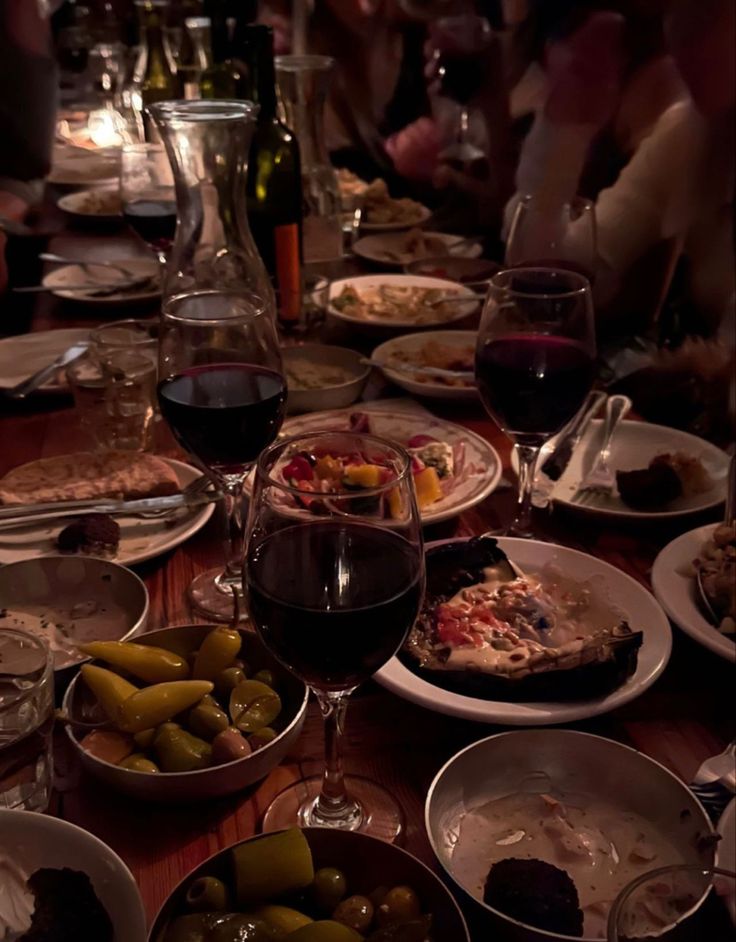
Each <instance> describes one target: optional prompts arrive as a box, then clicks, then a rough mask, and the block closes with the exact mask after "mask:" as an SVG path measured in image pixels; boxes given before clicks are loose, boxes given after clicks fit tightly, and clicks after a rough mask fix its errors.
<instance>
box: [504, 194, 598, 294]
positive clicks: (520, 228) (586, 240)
mask: <svg viewBox="0 0 736 942" xmlns="http://www.w3.org/2000/svg"><path fill="white" fill-rule="evenodd" d="M595 257H596V225H595V207H594V205H593V204H592V203H591V202H590V200H586V199H583V198H582V197H576V198H575V199H574V200H571V201H570V202H569V203H563V204H562V205H561V206H560V205H552V206H550V205H547V204H546V203H545V202H544V200H542V199H540V198H538V197H535V196H523V197H522V198H521V199H520V200H519V203H518V205H517V207H516V210H515V212H514V216H513V219H512V221H511V228H510V229H509V235H508V238H507V240H506V257H505V262H506V265H507V267H509V268H518V267H519V266H521V265H525V266H527V267H529V266H536V267H540V268H564V269H566V270H569V271H576V272H579V274H581V275H584V276H585V277H586V278H587V279H588V281H589V282H590V283H591V285H592V284H593V283H594V273H595Z"/></svg>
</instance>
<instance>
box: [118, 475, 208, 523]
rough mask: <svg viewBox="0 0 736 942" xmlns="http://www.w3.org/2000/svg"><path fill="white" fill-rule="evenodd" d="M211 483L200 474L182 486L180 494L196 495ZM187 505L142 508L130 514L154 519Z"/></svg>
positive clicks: (186, 496) (182, 508)
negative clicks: (157, 508) (168, 507)
mask: <svg viewBox="0 0 736 942" xmlns="http://www.w3.org/2000/svg"><path fill="white" fill-rule="evenodd" d="M210 484H212V480H211V479H210V478H209V476H208V475H206V474H200V475H199V477H196V478H195V479H194V480H193V481H190V482H189V484H187V486H186V487H185V488H184V490H183V491H182V494H183V495H184V497H185V498H186V499H187V500H188V499H189V498H190V497H196V496H197V495H198V494H202V493H204V491H206V490H207V488H208V487H209V486H210ZM186 509H187V507H186V506H184V507H175V508H174V509H173V510H142V511H141V512H140V513H137V514H131V516H134V517H141V518H143V519H145V520H155V519H156V518H158V517H165V516H166V515H167V514H172V513H178V512H179V511H180V510H186Z"/></svg>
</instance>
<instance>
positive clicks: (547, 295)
mask: <svg viewBox="0 0 736 942" xmlns="http://www.w3.org/2000/svg"><path fill="white" fill-rule="evenodd" d="M532 272H534V273H538V274H547V275H565V277H566V278H571V279H572V280H573V281H576V282H577V283H578V287H577V288H571V289H570V290H568V291H524V290H519V289H517V288H513V287H511V285H508V284H504V283H503V279H505V278H507V277H509V278H510V277H511V276H513V275H521V274H524V273H527V274H530V273H532ZM488 285H489V287H490V288H495V289H496V290H497V291H503V292H505V293H506V294H507V295H509V296H510V297H517V298H538V299H539V300H544V301H562V300H564V299H565V298H580V297H584V296H585V295H586V294H587V293H589V292H590V291H591V285H590V281H589V280H588V279H587V278H586V277H585V275H581V274H580V272H576V271H572V270H571V269H569V268H550V267H546V266H544V265H519V266H518V267H516V268H502V269H501V270H500V271H497V272H496V273H495V275H492V276H491V277H490V278H489V279H488Z"/></svg>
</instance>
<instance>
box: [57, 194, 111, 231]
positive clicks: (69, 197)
mask: <svg viewBox="0 0 736 942" xmlns="http://www.w3.org/2000/svg"><path fill="white" fill-rule="evenodd" d="M108 193H113V194H115V195H116V196H118V200H119V195H118V190H117V188H113V187H101V186H100V187H94V188H93V189H91V190H77V191H75V192H74V193H67V194H66V195H65V196H62V197H60V198H59V199H58V200H57V203H56V205H57V206H58V207H59V209H62V210H63V211H64V212H65V213H68V214H69V215H70V216H72V217H76V218H78V219H84V220H85V222H93V221H95V220H98V221H99V222H112V221H114V220H120V219H122V218H123V211H122V204H120V205H119V208H118V209H117V210H112V211H111V210H109V209H104V208H103V209H100V208H99V206H100V200H104V199H105V196H106V194H108Z"/></svg>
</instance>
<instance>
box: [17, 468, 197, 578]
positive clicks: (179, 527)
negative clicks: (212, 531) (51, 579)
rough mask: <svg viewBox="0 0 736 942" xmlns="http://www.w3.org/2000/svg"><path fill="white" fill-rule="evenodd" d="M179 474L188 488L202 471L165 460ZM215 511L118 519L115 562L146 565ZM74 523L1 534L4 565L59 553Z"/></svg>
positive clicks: (192, 511) (54, 523) (195, 510)
mask: <svg viewBox="0 0 736 942" xmlns="http://www.w3.org/2000/svg"><path fill="white" fill-rule="evenodd" d="M164 460H165V461H166V462H167V464H170V465H171V467H172V468H173V469H174V471H175V472H176V476H177V477H178V478H179V484H180V485H181V486H182V488H184V487H186V486H187V484H189V483H190V482H191V481H193V480H194V479H195V478H198V477H199V475H200V472H199V471H198V470H197V469H196V468H193V467H192V466H191V465H188V464H185V463H184V462H183V461H175V460H174V459H173V458H165V459H164ZM214 509H215V505H214V504H205V505H204V506H203V507H201V508H198V509H194V510H191V511H189V512H186V513H183V514H182V515H181V516H178V515H177V516H174V515H172V516H170V517H165V518H163V519H159V520H157V519H155V518H154V519H148V520H146V519H144V518H142V517H115V520H116V521H117V522H118V523H119V524H120V546H119V547H118V552H117V554H116V555H115V556H114V557H113V560H112V561H113V562H116V563H121V564H122V565H124V566H132V565H133V564H134V563H142V562H144V561H145V560H147V559H153V558H154V557H155V556H160V555H161V554H162V553H166V552H168V550H170V549H173V548H174V547H175V546H178V545H179V544H180V543H183V542H184V541H185V540H188V539H189V537H190V536H193V535H194V534H195V533H196V532H197V531H198V530H201V529H202V527H203V526H204V525H205V523H207V521H208V520H209V519H210V517H211V516H212V513H213V511H214ZM69 522H70V520H69V518H68V517H67V518H64V519H63V520H61V521H57V522H52V523H50V524H48V523H47V524H37V525H36V526H33V527H23V528H18V529H17V530H3V531H2V532H0V565H3V564H5V563H14V562H16V561H17V560H19V559H31V558H32V557H34V556H42V555H43V554H45V553H54V552H58V550H57V549H56V537H57V536H58V534H59V531H60V530H62V529H63V527H65V526H66V525H67V524H68V523H69Z"/></svg>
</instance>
